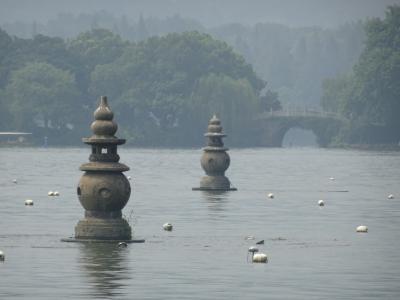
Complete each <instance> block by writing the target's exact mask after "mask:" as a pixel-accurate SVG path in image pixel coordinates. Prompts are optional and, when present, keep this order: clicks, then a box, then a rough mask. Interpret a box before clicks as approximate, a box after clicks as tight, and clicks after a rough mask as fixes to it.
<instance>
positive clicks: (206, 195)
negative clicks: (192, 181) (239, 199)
mask: <svg viewBox="0 0 400 300" xmlns="http://www.w3.org/2000/svg"><path fill="white" fill-rule="evenodd" d="M201 196H202V198H203V199H204V200H205V201H206V203H207V207H208V208H209V209H210V210H211V211H213V212H224V211H225V210H226V208H225V206H226V203H227V202H228V200H229V191H201Z"/></svg>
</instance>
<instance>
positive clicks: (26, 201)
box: [25, 199, 33, 205]
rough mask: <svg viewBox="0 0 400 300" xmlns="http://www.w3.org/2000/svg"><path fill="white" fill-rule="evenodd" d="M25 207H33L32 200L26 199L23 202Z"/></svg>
mask: <svg viewBox="0 0 400 300" xmlns="http://www.w3.org/2000/svg"><path fill="white" fill-rule="evenodd" d="M25 205H33V200H31V199H26V200H25Z"/></svg>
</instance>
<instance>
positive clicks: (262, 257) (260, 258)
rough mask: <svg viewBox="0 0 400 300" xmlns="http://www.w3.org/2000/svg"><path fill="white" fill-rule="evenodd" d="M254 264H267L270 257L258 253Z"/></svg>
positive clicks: (254, 258) (255, 255)
mask: <svg viewBox="0 0 400 300" xmlns="http://www.w3.org/2000/svg"><path fill="white" fill-rule="evenodd" d="M252 260H253V263H267V262H268V257H267V255H266V254H265V253H256V254H254V255H253V258H252Z"/></svg>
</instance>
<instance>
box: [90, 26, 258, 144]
mask: <svg viewBox="0 0 400 300" xmlns="http://www.w3.org/2000/svg"><path fill="white" fill-rule="evenodd" d="M264 86H265V83H264V82H263V81H262V80H261V79H260V78H258V77H257V75H256V74H255V73H254V71H253V70H252V68H251V66H250V65H248V64H247V63H245V61H244V60H243V58H242V57H241V56H239V55H238V54H236V53H234V52H233V51H232V49H231V48H230V47H229V46H228V45H227V44H225V43H223V42H220V41H217V40H215V39H213V38H211V36H209V35H206V34H200V33H198V32H187V33H183V34H176V33H175V34H169V35H167V36H165V37H153V38H150V39H148V40H146V41H143V42H140V43H138V44H136V45H131V46H130V47H127V48H126V49H125V52H124V54H123V55H122V56H121V57H120V58H118V59H116V60H115V62H113V63H111V64H107V65H99V66H97V67H96V68H95V70H94V71H93V72H92V74H91V85H90V91H91V93H92V94H95V95H101V94H104V93H107V94H108V95H110V96H111V97H112V98H114V99H115V101H116V102H117V104H118V105H117V107H116V112H117V113H119V114H120V115H119V117H120V120H121V122H122V123H123V124H125V126H128V127H129V128H132V131H133V132H139V131H140V130H141V129H143V128H144V127H145V128H146V130H148V131H150V133H148V135H149V134H150V135H151V136H152V141H149V140H148V137H146V136H145V135H142V136H140V135H139V134H135V136H136V137H137V138H138V139H139V140H137V142H140V143H145V144H148V143H154V141H157V143H161V144H163V145H169V144H173V141H175V143H181V144H184V143H188V142H189V140H190V137H189V136H193V135H194V132H193V131H192V132H188V131H187V129H188V128H199V127H200V126H201V128H204V126H205V125H204V124H206V121H207V120H208V119H209V118H210V117H211V114H212V113H213V112H215V109H217V108H218V110H219V111H220V112H221V114H222V113H224V111H229V116H230V117H229V118H228V120H224V123H225V121H228V122H229V123H231V124H233V123H234V122H237V123H238V124H241V123H242V122H243V121H241V120H245V119H246V117H247V115H246V114H244V115H243V113H244V112H245V111H246V110H249V109H250V110H252V111H253V112H254V111H255V110H254V103H255V102H257V100H255V99H258V98H257V97H258V94H259V92H260V91H261V89H262V88H263V87H264ZM238 97H242V98H240V99H239V98H238ZM205 98H207V99H205ZM200 104H201V105H200ZM193 107H200V108H199V110H198V111H197V110H195V111H193ZM239 111H242V119H240V117H239V114H238V112H239ZM199 116H201V120H200V119H197V118H196V117H199ZM193 118H195V119H196V120H197V121H194V119H193ZM231 127H232V126H231ZM154 137H157V139H154ZM140 139H142V140H140ZM177 140H179V141H177Z"/></svg>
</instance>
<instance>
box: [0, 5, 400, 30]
mask: <svg viewBox="0 0 400 300" xmlns="http://www.w3.org/2000/svg"><path fill="white" fill-rule="evenodd" d="M390 4H399V5H400V0H0V24H3V23H6V22H14V21H24V22H32V21H39V22H45V21H47V20H49V19H53V18H55V17H56V16H57V14H58V13H62V12H69V13H73V14H80V13H91V12H95V11H100V10H105V11H108V12H110V13H112V14H114V15H116V16H121V15H126V16H128V17H130V18H135V19H136V18H138V16H139V15H140V14H142V15H143V16H144V17H149V16H155V17H160V18H163V17H166V16H171V15H174V14H180V15H181V16H182V17H187V18H193V19H196V20H198V21H200V22H201V23H203V24H204V25H205V26H215V25H220V24H224V23H231V22H238V23H243V24H255V23H258V22H276V23H282V24H286V25H289V26H294V27H298V26H310V25H319V26H323V27H332V26H336V25H338V24H343V23H345V22H347V21H352V20H358V19H364V18H366V17H383V16H384V12H385V8H386V6H387V5H390Z"/></svg>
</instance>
